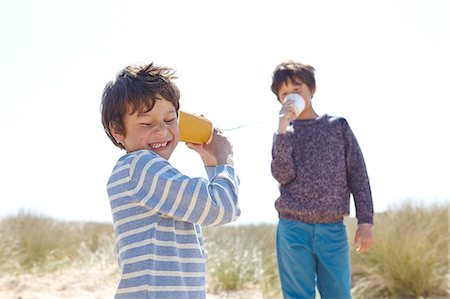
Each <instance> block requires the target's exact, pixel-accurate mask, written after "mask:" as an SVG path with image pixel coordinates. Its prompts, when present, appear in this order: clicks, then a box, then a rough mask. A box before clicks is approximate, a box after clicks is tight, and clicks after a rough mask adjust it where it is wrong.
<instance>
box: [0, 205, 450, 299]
mask: <svg viewBox="0 0 450 299" xmlns="http://www.w3.org/2000/svg"><path fill="white" fill-rule="evenodd" d="M448 218H449V205H448V204H447V205H441V206H432V207H423V206H419V205H412V204H404V205H402V206H401V207H399V208H397V209H393V210H391V211H389V212H387V213H383V214H379V215H376V217H375V221H376V230H375V232H376V235H375V240H376V242H375V245H374V247H373V248H372V249H371V250H370V251H368V252H367V253H364V254H361V255H356V254H355V253H354V247H353V250H352V254H351V259H352V275H353V277H352V279H353V286H354V288H353V294H354V298H448V297H449V295H450V286H449V278H450V272H449V258H450V251H449V223H448ZM347 227H348V231H349V238H350V242H352V239H353V236H354V231H355V219H348V220H347ZM275 229H276V226H275V225H257V226H253V225H247V226H231V225H227V226H222V227H217V228H213V229H205V230H204V237H205V249H206V251H207V289H208V293H209V294H211V295H210V296H209V297H208V298H229V299H231V298H271V299H275V298H281V292H280V285H279V278H278V269H277V263H276V251H275ZM113 243H114V241H113V232H112V226H111V225H110V224H104V223H80V222H62V221H56V220H53V219H50V218H47V217H42V216H39V215H35V214H33V213H26V212H21V213H19V214H17V215H15V216H12V217H7V218H4V219H2V220H1V225H0V280H1V284H0V297H2V298H14V299H16V298H19V297H21V298H23V299H25V298H49V297H53V298H111V297H112V294H113V293H114V290H115V287H116V284H117V282H118V269H117V261H116V258H115V255H114V249H113ZM55 282H56V283H55ZM70 294H77V296H78V297H77V296H75V297H71V296H70ZM89 294H92V296H90V295H89ZM94 294H95V295H94ZM40 296H44V297H40Z"/></svg>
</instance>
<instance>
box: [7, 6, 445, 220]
mask: <svg viewBox="0 0 450 299" xmlns="http://www.w3.org/2000/svg"><path fill="white" fill-rule="evenodd" d="M449 36H450V2H449V1H446V0H441V1H438V0H395V1H392V0H380V1H348V0H342V1H301V0H297V1H286V0H277V1H257V2H255V1H238V0H229V1H195V0H193V1H181V0H180V1H170V0H168V1H63V0H58V1H56V0H55V1H21V0H12V1H4V0H0V45H1V46H0V70H1V71H0V84H1V85H0V115H1V117H0V126H1V128H2V138H1V146H0V155H1V157H2V163H1V165H2V171H1V178H0V182H1V190H2V192H1V194H0V205H1V208H0V217H2V216H8V215H14V214H15V213H17V212H18V211H26V212H32V213H36V214H40V215H45V216H50V217H53V218H57V219H61V220H77V221H78V220H81V221H99V222H111V221H112V216H111V211H110V207H109V202H108V197H107V193H106V182H107V180H108V177H109V175H110V173H111V171H112V168H113V167H114V165H115V163H116V161H117V159H118V158H120V156H122V155H123V154H124V152H123V151H121V150H119V149H118V148H116V147H115V146H114V145H113V144H112V143H111V142H110V141H109V139H108V138H107V136H106V135H105V133H104V131H103V128H102V125H101V121H100V100H101V94H102V91H103V88H104V86H105V84H106V83H107V82H108V81H110V80H112V79H114V77H115V75H116V73H117V72H118V71H119V70H120V69H122V68H123V67H125V66H127V65H129V64H140V63H150V62H154V63H155V64H157V65H164V66H169V67H172V68H174V69H176V70H177V74H178V76H179V78H178V79H177V80H176V81H175V83H176V84H177V85H178V87H179V89H180V91H181V101H180V103H181V109H182V110H185V111H188V112H192V113H197V114H203V115H205V117H207V118H209V119H210V120H211V121H212V122H213V123H214V125H215V126H216V127H219V128H221V129H223V130H227V129H232V128H236V127H240V128H239V129H234V130H229V131H227V134H228V136H229V138H230V141H231V142H232V143H233V148H234V162H235V163H234V164H235V168H236V171H237V173H238V175H239V177H240V180H241V185H240V195H239V200H240V207H241V211H242V214H241V217H240V218H239V219H238V220H237V221H236V224H258V223H275V222H276V221H277V213H276V211H275V209H274V206H273V205H274V201H275V200H276V198H277V196H278V194H279V193H278V185H277V182H276V181H275V180H274V179H273V177H272V175H271V173H270V161H271V145H272V137H273V133H274V131H275V130H276V129H277V115H278V111H279V109H280V105H279V104H278V102H277V100H276V98H275V96H274V95H273V94H272V93H271V91H270V83H271V75H272V72H273V70H274V69H275V67H276V65H277V64H279V63H280V62H282V61H284V60H288V59H291V60H296V61H300V62H303V63H306V64H310V65H312V66H313V67H314V68H315V69H316V82H317V91H316V93H315V96H314V99H313V107H314V108H315V110H316V111H317V112H318V113H319V114H324V113H327V114H329V115H337V116H342V117H345V118H346V119H347V121H348V122H349V124H350V126H351V128H352V130H353V132H354V133H355V135H356V137H357V139H358V142H359V144H360V147H361V149H362V151H363V154H364V157H365V161H366V165H367V170H368V173H369V178H370V183H371V188H372V195H373V201H374V208H375V212H382V211H385V210H388V209H392V208H396V207H398V206H401V203H402V202H404V201H405V200H411V201H413V202H415V203H420V204H424V205H432V204H436V203H438V204H439V203H445V202H448V200H449V198H450V188H449V182H450V175H449V169H450V158H449V153H450V138H449V136H450V135H449V128H450V126H449V121H448V114H449V112H450V110H449V106H450V105H449V102H450V92H449V88H448V84H449V83H448V79H449V73H448V72H449V70H450V58H449V57H450V55H449V54H448V53H450V41H449ZM169 161H170V162H171V163H172V164H173V165H174V166H175V167H177V168H178V169H179V170H181V171H182V172H184V173H185V174H187V175H189V176H205V175H206V174H205V172H204V168H203V165H202V163H201V160H200V158H199V157H198V156H197V155H196V154H195V153H194V152H192V151H191V150H189V149H188V148H187V147H186V146H185V145H184V144H183V143H180V144H179V145H178V147H177V149H176V150H175V152H174V154H173V156H172V157H171V159H170V160H169ZM353 213H354V209H353V204H352V214H353Z"/></svg>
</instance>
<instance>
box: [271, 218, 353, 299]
mask: <svg viewBox="0 0 450 299" xmlns="http://www.w3.org/2000/svg"><path fill="white" fill-rule="evenodd" d="M277 259H278V270H279V274H280V280H281V288H282V291H283V297H284V298H285V299H288V298H289V299H291V298H292V299H293V298H296V299H297V298H308V299H309V298H315V289H316V283H317V289H318V290H319V293H320V297H321V298H322V299H325V298H330V299H331V298H333V299H345V298H351V293H350V289H351V273H350V257H349V245H348V239H347V231H346V228H345V224H344V223H343V222H337V223H325V224H308V223H303V222H299V221H292V220H285V219H280V221H279V222H278V226H277Z"/></svg>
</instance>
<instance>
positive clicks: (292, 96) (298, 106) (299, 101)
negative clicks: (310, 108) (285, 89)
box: [283, 93, 306, 118]
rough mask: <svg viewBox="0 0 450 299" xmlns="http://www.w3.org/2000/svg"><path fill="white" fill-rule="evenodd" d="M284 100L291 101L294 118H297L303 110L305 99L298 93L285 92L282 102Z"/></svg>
mask: <svg viewBox="0 0 450 299" xmlns="http://www.w3.org/2000/svg"><path fill="white" fill-rule="evenodd" d="M286 101H292V102H293V103H294V109H295V118H297V117H298V116H299V115H300V114H301V113H302V112H303V110H305V105H306V103H305V100H304V99H303V98H302V97H301V96H300V95H299V94H298V93H289V94H287V95H286V96H285V97H284V99H283V103H285V102H286Z"/></svg>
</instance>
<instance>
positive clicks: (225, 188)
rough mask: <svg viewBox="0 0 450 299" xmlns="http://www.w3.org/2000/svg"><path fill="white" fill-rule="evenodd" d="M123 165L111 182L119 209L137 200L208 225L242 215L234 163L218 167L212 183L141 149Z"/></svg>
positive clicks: (110, 186)
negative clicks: (192, 176) (190, 174)
mask: <svg viewBox="0 0 450 299" xmlns="http://www.w3.org/2000/svg"><path fill="white" fill-rule="evenodd" d="M127 165H128V167H127ZM122 168H123V169H118V170H117V173H116V174H115V175H114V176H113V177H116V178H117V179H115V180H113V181H111V182H110V183H109V185H108V192H109V193H110V201H111V205H112V206H113V207H117V210H121V209H124V208H126V205H130V207H131V206H133V205H135V203H138V204H139V205H142V206H144V207H146V208H148V209H149V210H151V211H155V212H157V213H161V214H164V215H169V216H171V217H174V218H176V219H179V220H182V221H186V222H191V223H198V224H202V225H205V226H215V225H219V224H224V223H228V222H231V221H233V220H235V219H236V218H237V217H238V216H239V215H240V209H239V206H238V187H239V179H238V177H237V176H236V174H235V172H234V168H233V167H232V166H229V165H219V166H217V167H215V169H214V174H213V175H212V176H211V181H210V182H209V181H208V180H206V179H204V178H189V177H187V176H185V175H183V174H182V173H180V172H179V171H178V170H177V169H176V168H174V167H173V166H172V165H171V164H170V163H169V162H168V161H167V160H165V159H162V158H161V157H159V156H158V155H156V154H153V153H151V152H149V151H141V152H139V154H138V155H135V156H134V157H133V158H132V159H130V161H129V163H125V164H124V166H123V167H122ZM113 212H114V208H113Z"/></svg>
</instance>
